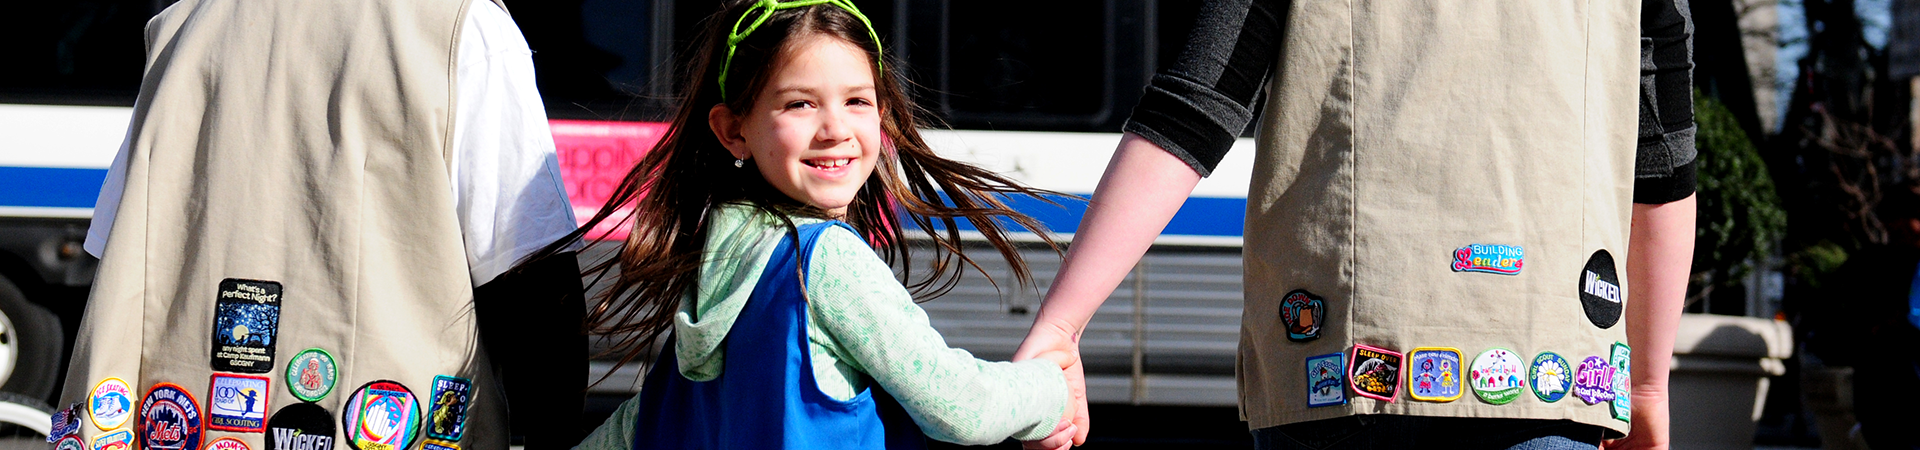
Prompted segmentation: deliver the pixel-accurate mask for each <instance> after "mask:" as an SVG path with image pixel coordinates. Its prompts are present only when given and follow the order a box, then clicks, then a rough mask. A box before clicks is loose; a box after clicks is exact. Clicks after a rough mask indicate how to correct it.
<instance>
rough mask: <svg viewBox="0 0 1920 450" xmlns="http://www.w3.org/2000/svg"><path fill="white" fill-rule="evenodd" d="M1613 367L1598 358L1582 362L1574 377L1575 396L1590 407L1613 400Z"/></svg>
mask: <svg viewBox="0 0 1920 450" xmlns="http://www.w3.org/2000/svg"><path fill="white" fill-rule="evenodd" d="M1613 370H1614V369H1613V366H1612V365H1610V364H1607V360H1604V359H1600V357H1598V356H1588V357H1587V359H1584V360H1581V361H1580V370H1579V371H1578V372H1574V375H1573V395H1574V396H1575V397H1580V401H1584V402H1587V404H1589V405H1598V404H1600V402H1605V401H1610V400H1613Z"/></svg>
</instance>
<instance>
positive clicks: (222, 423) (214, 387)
mask: <svg viewBox="0 0 1920 450" xmlns="http://www.w3.org/2000/svg"><path fill="white" fill-rule="evenodd" d="M212 378H213V380H212V381H211V382H210V384H211V386H210V387H208V388H207V428H211V429H215V430H221V431H238V432H243V433H251V432H259V431H263V430H266V428H267V398H268V395H267V385H269V384H272V382H271V381H270V380H268V379H267V377H258V376H252V375H232V374H224V373H216V374H213V377H212Z"/></svg>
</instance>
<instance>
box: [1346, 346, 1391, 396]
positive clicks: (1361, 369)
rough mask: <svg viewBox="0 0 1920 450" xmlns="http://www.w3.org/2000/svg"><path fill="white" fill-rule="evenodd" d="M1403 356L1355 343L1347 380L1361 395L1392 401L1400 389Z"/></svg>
mask: <svg viewBox="0 0 1920 450" xmlns="http://www.w3.org/2000/svg"><path fill="white" fill-rule="evenodd" d="M1401 358H1402V355H1401V354H1400V353H1398V352H1394V351H1391V350H1387V349H1384V348H1379V347H1369V346H1365V345H1359V344H1355V345H1354V346H1353V365H1352V367H1351V368H1349V369H1348V370H1347V380H1349V383H1350V384H1351V385H1352V386H1353V390H1354V392H1355V393H1358V394H1360V396H1361V397H1369V398H1374V399H1379V400H1386V401H1389V402H1391V401H1393V397H1394V394H1395V393H1397V392H1398V391H1399V386H1400V360H1401Z"/></svg>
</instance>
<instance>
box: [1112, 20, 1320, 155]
mask: <svg viewBox="0 0 1920 450" xmlns="http://www.w3.org/2000/svg"><path fill="white" fill-rule="evenodd" d="M1287 6H1288V2H1286V1H1283V0H1206V1H1205V2H1203V3H1201V5H1200V8H1201V9H1200V15H1199V16H1198V19H1196V20H1195V21H1194V27H1193V34H1192V35H1190V36H1189V37H1188V38H1187V47H1186V49H1185V50H1182V51H1181V52H1180V59H1179V60H1178V61H1177V62H1175V64H1174V65H1173V66H1172V67H1169V68H1168V69H1166V70H1163V71H1161V72H1160V73H1158V74H1155V75H1154V77H1153V80H1152V81H1151V82H1149V83H1148V85H1147V88H1146V94H1145V95H1143V96H1142V97H1141V98H1140V105H1139V106H1136V107H1134V109H1133V115H1132V116H1131V117H1129V118H1127V124H1126V126H1124V127H1123V128H1122V130H1124V131H1126V132H1129V133H1133V134H1137V135H1140V136H1141V137H1144V138H1146V139H1147V140H1148V141H1152V142H1153V143H1154V144H1158V145H1159V146H1160V147H1161V148H1164V149H1166V150H1167V152H1168V153H1172V154H1173V155H1174V156H1176V157H1179V158H1180V159H1181V160H1182V161H1186V162H1187V165H1189V166H1192V167H1193V171H1194V172H1198V173H1199V174H1200V176H1207V175H1211V174H1212V173H1213V169H1214V167H1215V166H1217V165H1219V164H1220V160H1221V159H1222V158H1225V157H1226V155H1227V150H1228V149H1230V148H1232V147H1233V140H1234V138H1235V137H1236V136H1238V135H1239V134H1240V130H1244V129H1246V128H1247V122H1248V121H1251V120H1253V118H1254V117H1255V116H1256V115H1257V111H1254V110H1253V105H1254V104H1255V102H1256V100H1257V99H1256V97H1257V96H1258V95H1260V92H1261V89H1260V88H1261V87H1262V86H1264V85H1265V84H1266V81H1267V77H1268V76H1269V75H1270V74H1269V72H1271V71H1272V69H1273V65H1274V59H1275V58H1277V57H1278V56H1279V54H1280V44H1281V37H1282V34H1283V32H1284V29H1283V28H1284V26H1285V19H1286V14H1287Z"/></svg>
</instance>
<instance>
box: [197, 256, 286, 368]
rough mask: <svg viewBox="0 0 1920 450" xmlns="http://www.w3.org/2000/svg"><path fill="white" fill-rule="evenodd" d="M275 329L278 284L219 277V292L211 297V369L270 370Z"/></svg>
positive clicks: (277, 307) (278, 318)
mask: <svg viewBox="0 0 1920 450" xmlns="http://www.w3.org/2000/svg"><path fill="white" fill-rule="evenodd" d="M279 329H280V283H275V282H272V281H257V280H240V279H234V278H228V279H225V280H220V293H219V295H217V296H216V297H215V298H214V312H213V356H212V358H213V361H212V362H211V363H210V364H211V365H212V366H213V370H216V371H221V372H240V373H267V372H269V371H272V370H273V344H274V342H273V341H274V335H275V333H276V332H277V331H278V330H279Z"/></svg>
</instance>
